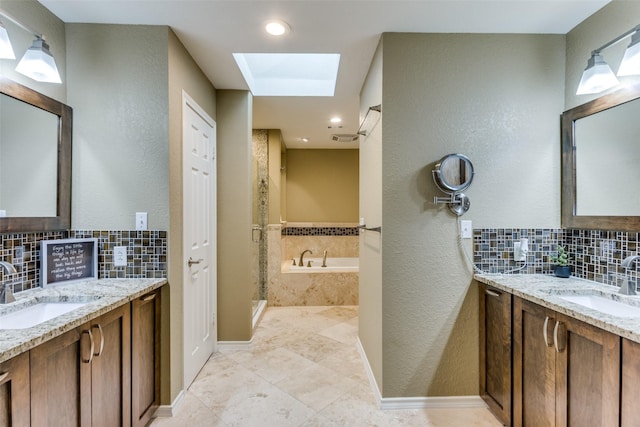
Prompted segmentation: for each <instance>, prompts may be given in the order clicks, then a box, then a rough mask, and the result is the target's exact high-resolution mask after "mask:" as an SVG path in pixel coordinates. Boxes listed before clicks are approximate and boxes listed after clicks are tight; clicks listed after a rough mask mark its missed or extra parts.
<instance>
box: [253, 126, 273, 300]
mask: <svg viewBox="0 0 640 427" xmlns="http://www.w3.org/2000/svg"><path fill="white" fill-rule="evenodd" d="M251 139H252V144H251V149H252V165H253V212H252V217H253V219H252V222H253V226H254V230H255V229H256V228H260V238H259V240H260V241H259V242H256V243H254V245H253V247H252V251H253V253H252V256H253V261H252V262H251V269H252V274H251V277H252V278H253V280H254V283H253V284H252V289H253V290H254V294H253V297H252V299H253V301H258V300H263V299H266V298H267V282H268V258H267V257H268V237H267V236H265V234H267V233H268V230H267V226H268V223H269V131H268V130H264V129H258V130H253V132H252V138H251ZM255 232H256V234H257V233H258V231H255ZM257 237H258V236H257V235H256V236H253V239H254V242H255V241H256V239H257Z"/></svg>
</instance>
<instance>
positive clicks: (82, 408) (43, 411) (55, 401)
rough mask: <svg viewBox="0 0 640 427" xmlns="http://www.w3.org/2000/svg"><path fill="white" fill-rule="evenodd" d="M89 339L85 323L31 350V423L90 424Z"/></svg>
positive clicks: (89, 333)
mask: <svg viewBox="0 0 640 427" xmlns="http://www.w3.org/2000/svg"><path fill="white" fill-rule="evenodd" d="M91 339H92V338H91V332H90V330H89V325H85V326H82V327H79V328H77V329H73V330H71V331H69V332H66V333H64V334H63V335H60V336H59V337H56V338H53V339H52V340H50V341H47V342H45V343H43V344H40V345H39V346H37V347H35V348H34V349H32V350H31V351H30V374H31V425H32V426H34V427H40V426H60V427H63V426H64V427H73V426H90V425H91V364H90V363H91V360H90V359H91V345H90V344H91ZM81 397H82V400H81Z"/></svg>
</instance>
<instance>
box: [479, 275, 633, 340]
mask: <svg viewBox="0 0 640 427" xmlns="http://www.w3.org/2000/svg"><path fill="white" fill-rule="evenodd" d="M474 278H475V279H476V280H477V281H479V282H482V283H486V284H487V285H491V286H494V287H495V288H497V289H500V290H502V291H505V292H508V293H510V294H513V295H515V296H518V297H520V298H523V299H525V300H528V301H531V302H534V303H536V304H538V305H541V306H543V307H547V308H550V309H551V310H554V311H556V312H559V313H562V314H566V315H567V316H570V317H573V318H575V319H578V320H581V321H583V322H585V323H588V324H590V325H593V326H596V327H598V328H601V329H604V330H606V331H609V332H612V333H614V334H616V335H620V336H622V337H624V338H628V339H630V340H631V341H635V342H637V343H640V316H638V317H622V316H614V315H611V314H605V313H602V312H600V311H597V310H595V309H592V308H588V307H585V306H583V305H580V304H576V303H572V302H569V301H567V300H564V299H562V298H560V296H566V295H585V294H587V295H600V296H605V297H607V298H608V299H612V300H614V301H619V302H624V303H625V304H629V305H631V306H633V307H636V308H638V309H640V295H638V296H628V295H621V294H619V293H618V290H619V288H618V287H617V286H611V285H604V284H602V283H597V282H592V281H590V280H584V279H578V278H575V277H570V278H568V279H564V278H559V277H555V276H546V275H542V274H476V275H475V276H474Z"/></svg>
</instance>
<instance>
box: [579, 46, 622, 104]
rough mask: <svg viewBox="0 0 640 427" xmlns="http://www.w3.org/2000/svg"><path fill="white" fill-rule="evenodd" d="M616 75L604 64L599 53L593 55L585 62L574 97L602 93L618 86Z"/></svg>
mask: <svg viewBox="0 0 640 427" xmlns="http://www.w3.org/2000/svg"><path fill="white" fill-rule="evenodd" d="M618 83H619V82H618V79H617V78H616V75H615V74H613V71H611V68H610V67H609V65H607V63H606V62H604V59H602V56H601V55H600V54H599V53H594V54H592V55H591V58H589V61H587V68H585V70H584V72H583V73H582V78H581V79H580V84H579V85H578V91H577V92H576V95H587V94H591V93H598V92H602V91H603V90H607V89H609V88H612V87H614V86H616V85H617V84H618Z"/></svg>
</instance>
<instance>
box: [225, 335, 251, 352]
mask: <svg viewBox="0 0 640 427" xmlns="http://www.w3.org/2000/svg"><path fill="white" fill-rule="evenodd" d="M251 344H253V337H252V338H251V339H250V340H249V341H218V350H248V349H249V348H250V346H251Z"/></svg>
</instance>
